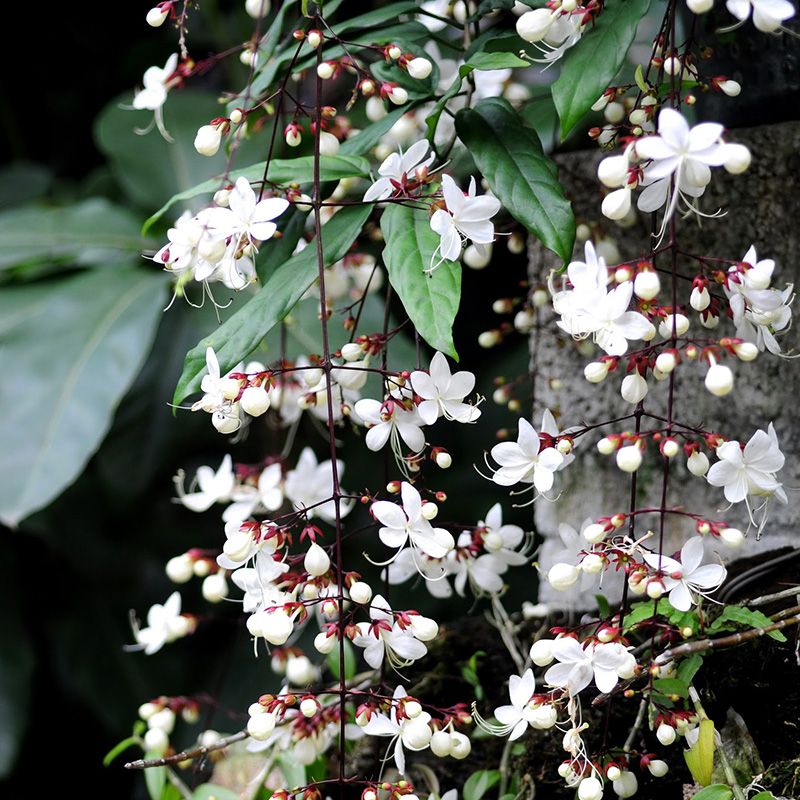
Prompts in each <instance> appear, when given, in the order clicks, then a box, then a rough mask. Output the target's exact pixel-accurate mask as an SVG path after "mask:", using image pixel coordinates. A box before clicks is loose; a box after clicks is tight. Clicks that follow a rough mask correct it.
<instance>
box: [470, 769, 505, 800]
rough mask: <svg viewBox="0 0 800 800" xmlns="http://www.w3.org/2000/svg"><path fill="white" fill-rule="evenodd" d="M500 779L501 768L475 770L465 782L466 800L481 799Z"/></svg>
mask: <svg viewBox="0 0 800 800" xmlns="http://www.w3.org/2000/svg"><path fill="white" fill-rule="evenodd" d="M499 780H500V770H498V769H482V770H480V771H479V772H473V773H472V775H470V776H469V778H467V780H466V781H465V782H464V792H463V797H464V800H481V797H483V796H484V795H485V794H486V792H488V791H489V789H491V788H492V786H494V785H495V784H497V783H498V782H499Z"/></svg>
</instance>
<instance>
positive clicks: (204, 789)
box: [192, 783, 242, 800]
mask: <svg viewBox="0 0 800 800" xmlns="http://www.w3.org/2000/svg"><path fill="white" fill-rule="evenodd" d="M192 800H242V798H241V795H239V794H237V793H236V792H234V791H233V790H232V789H228V788H227V787H225V786H217V785H216V784H214V783H204V784H202V785H200V786H198V787H197V788H196V789H195V790H194V791H193V792H192Z"/></svg>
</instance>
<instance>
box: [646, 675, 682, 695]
mask: <svg viewBox="0 0 800 800" xmlns="http://www.w3.org/2000/svg"><path fill="white" fill-rule="evenodd" d="M653 688H654V689H655V690H656V691H657V692H660V693H661V694H665V695H671V694H677V695H679V696H680V697H688V696H689V686H688V684H686V683H684V682H683V681H682V680H678V678H657V679H656V680H654V681H653Z"/></svg>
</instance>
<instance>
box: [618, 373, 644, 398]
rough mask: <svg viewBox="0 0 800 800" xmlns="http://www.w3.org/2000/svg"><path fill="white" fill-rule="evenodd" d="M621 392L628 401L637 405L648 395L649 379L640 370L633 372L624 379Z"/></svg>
mask: <svg viewBox="0 0 800 800" xmlns="http://www.w3.org/2000/svg"><path fill="white" fill-rule="evenodd" d="M621 394H622V399H623V400H624V401H625V402H626V403H630V404H631V405H636V404H637V403H639V402H641V401H642V400H644V398H645V397H646V396H647V381H646V380H645V379H644V378H643V377H642V376H641V375H640V374H639V373H638V372H632V373H631V374H630V375H626V376H625V377H624V378H623V379H622V387H621Z"/></svg>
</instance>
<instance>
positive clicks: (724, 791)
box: [692, 783, 772, 800]
mask: <svg viewBox="0 0 800 800" xmlns="http://www.w3.org/2000/svg"><path fill="white" fill-rule="evenodd" d="M760 796H761V795H756V797H754V798H753V800H756V798H758V797H760ZM769 796H770V797H771V796H772V795H769ZM731 797H733V789H731V787H730V786H726V785H725V784H724V783H715V784H713V786H706V787H705V789H701V790H700V791H699V792H697V794H695V795H692V800H730V798H731ZM762 800H763V799H762Z"/></svg>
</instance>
